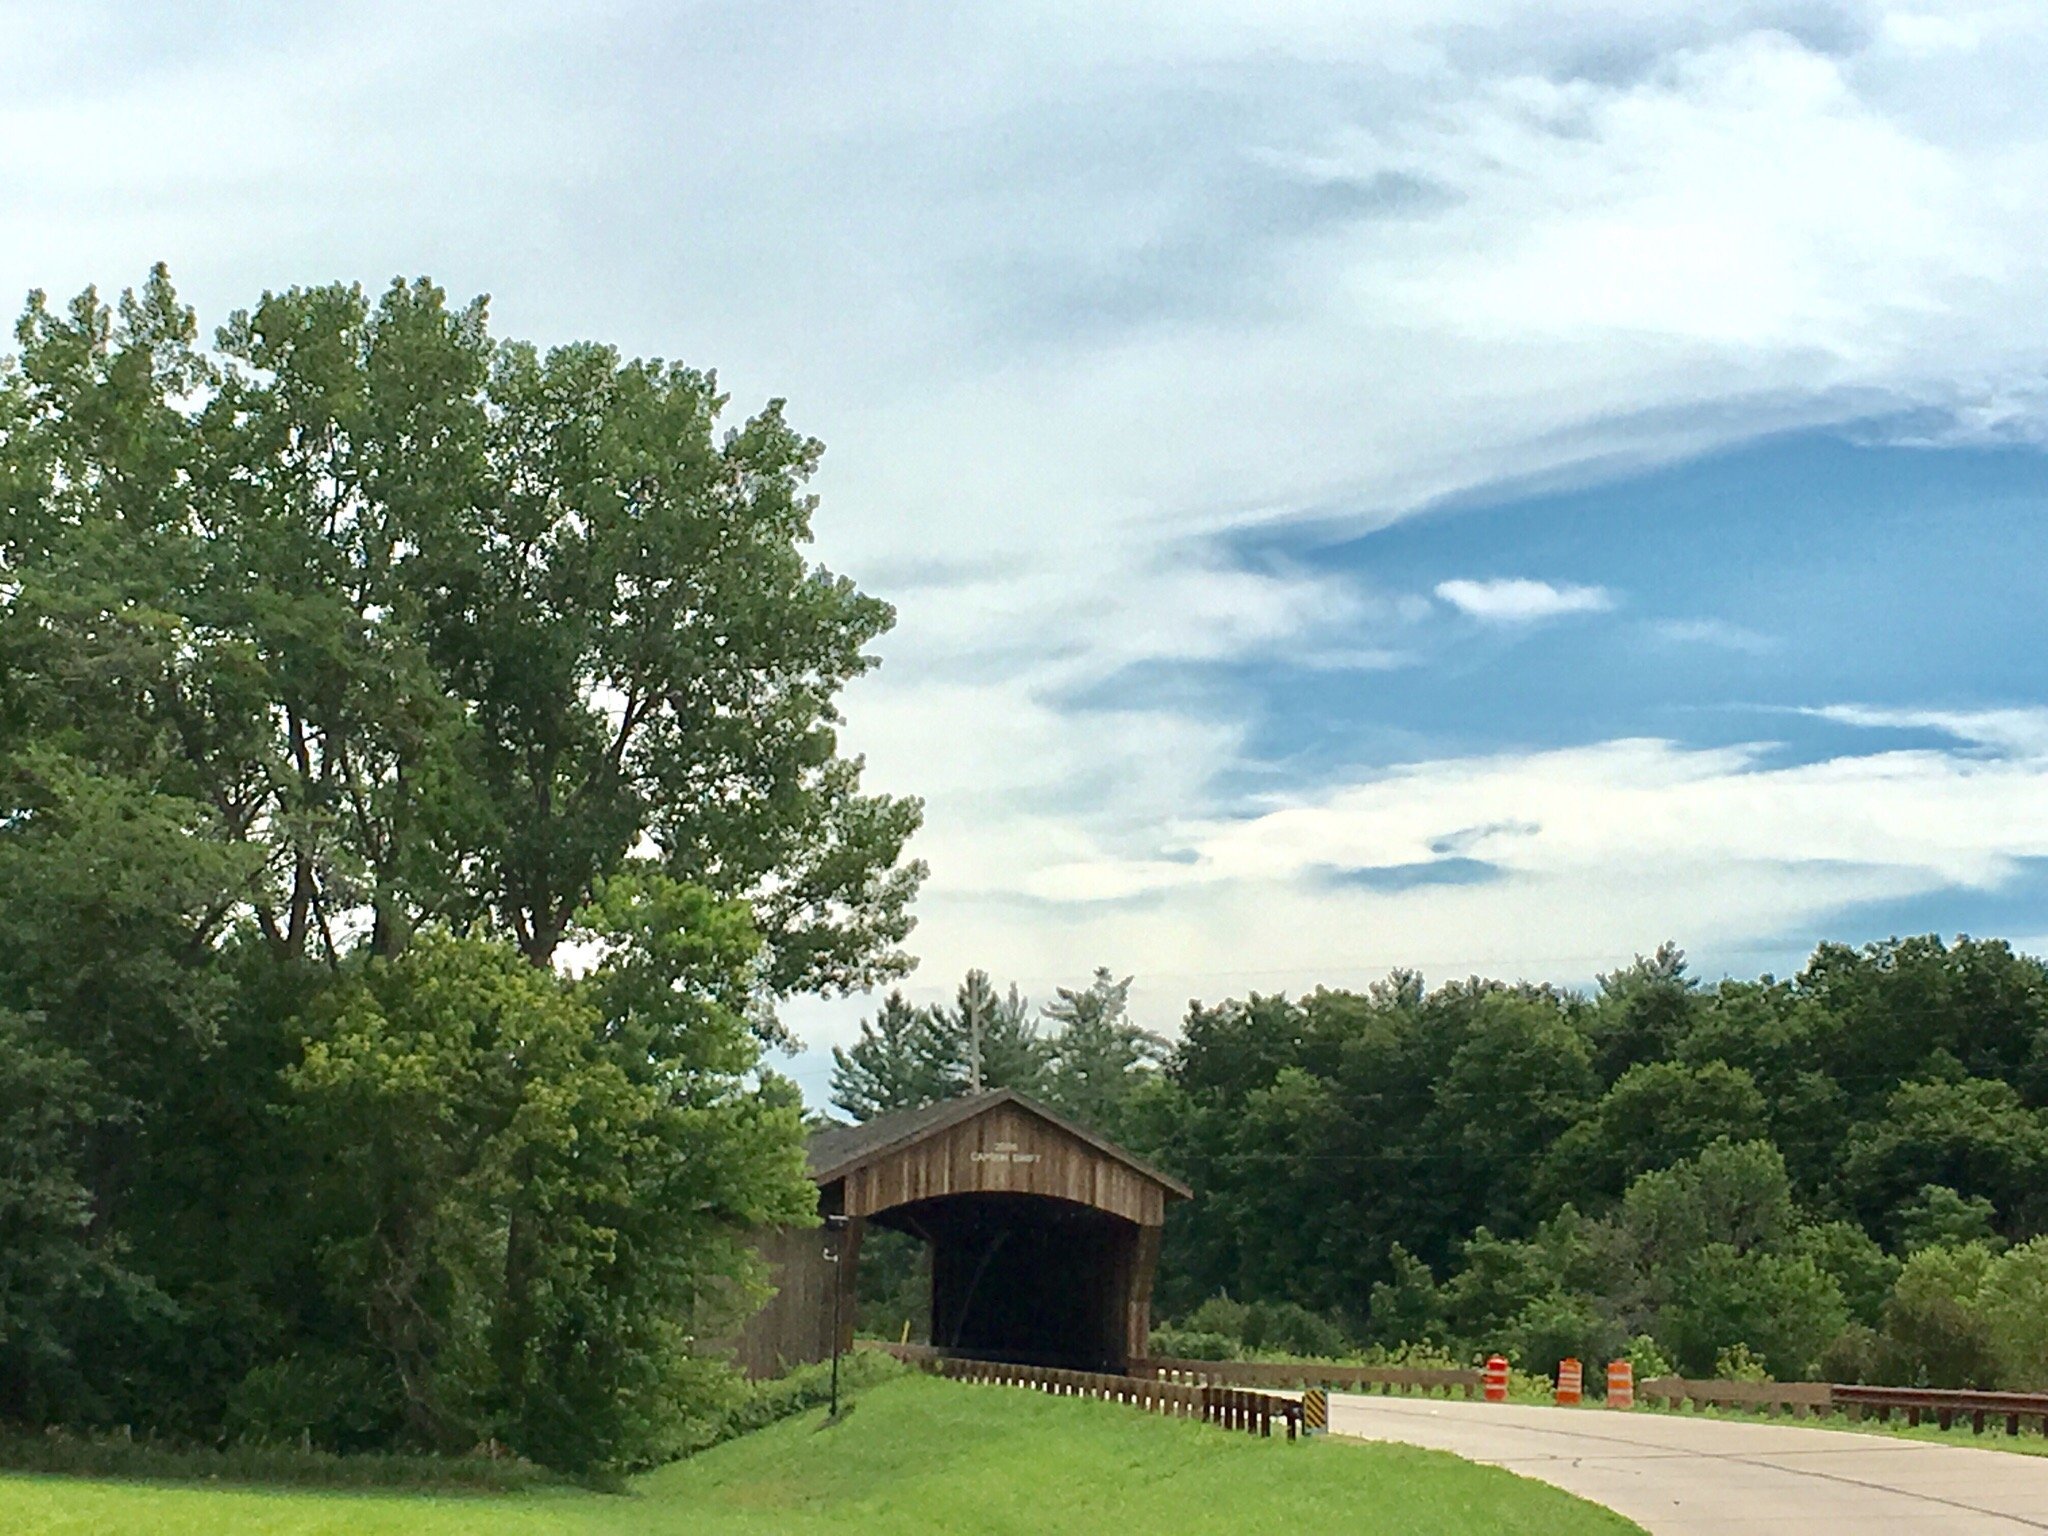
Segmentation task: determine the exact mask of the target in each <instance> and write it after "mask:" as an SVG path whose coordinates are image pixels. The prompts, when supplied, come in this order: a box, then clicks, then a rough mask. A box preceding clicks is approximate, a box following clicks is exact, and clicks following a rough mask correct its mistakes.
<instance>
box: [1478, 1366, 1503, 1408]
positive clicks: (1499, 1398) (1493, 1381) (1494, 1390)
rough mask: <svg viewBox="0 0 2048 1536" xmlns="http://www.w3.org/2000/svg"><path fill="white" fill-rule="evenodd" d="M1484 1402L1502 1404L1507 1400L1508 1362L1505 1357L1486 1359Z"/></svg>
mask: <svg viewBox="0 0 2048 1536" xmlns="http://www.w3.org/2000/svg"><path fill="white" fill-rule="evenodd" d="M1482 1384H1483V1386H1484V1387H1485V1390H1486V1400H1487V1401H1488V1402H1489V1403H1504V1402H1506V1401H1507V1400H1508V1361H1507V1356H1505V1355H1488V1356H1487V1357H1486V1375H1485V1378H1484V1381H1483V1383H1482Z"/></svg>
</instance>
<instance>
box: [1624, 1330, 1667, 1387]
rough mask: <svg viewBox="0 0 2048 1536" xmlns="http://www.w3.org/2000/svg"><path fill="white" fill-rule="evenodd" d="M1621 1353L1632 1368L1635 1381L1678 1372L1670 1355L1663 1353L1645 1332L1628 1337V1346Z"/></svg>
mask: <svg viewBox="0 0 2048 1536" xmlns="http://www.w3.org/2000/svg"><path fill="white" fill-rule="evenodd" d="M1621 1353H1622V1357H1623V1358H1624V1359H1626V1360H1627V1361H1628V1363H1629V1365H1630V1367H1631V1368H1632V1369H1633V1370H1634V1372H1635V1378H1636V1380H1637V1381H1649V1380H1650V1379H1652V1378H1653V1377H1657V1376H1676V1375H1677V1374H1678V1367H1677V1366H1675V1365H1673V1364H1672V1363H1671V1357H1670V1356H1669V1355H1667V1354H1665V1353H1664V1350H1663V1348H1662V1347H1661V1346H1660V1345H1659V1344H1658V1343H1657V1341H1656V1340H1655V1339H1653V1338H1651V1337H1650V1336H1649V1335H1648V1334H1647V1333H1639V1334H1637V1335H1636V1336H1635V1337H1634V1338H1632V1339H1630V1340H1629V1341H1628V1347H1627V1348H1625V1349H1624V1350H1622V1352H1621Z"/></svg>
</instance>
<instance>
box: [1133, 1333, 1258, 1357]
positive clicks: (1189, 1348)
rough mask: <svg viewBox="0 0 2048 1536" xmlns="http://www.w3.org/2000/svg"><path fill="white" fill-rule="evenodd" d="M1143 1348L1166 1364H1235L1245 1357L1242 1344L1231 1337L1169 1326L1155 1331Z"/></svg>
mask: <svg viewBox="0 0 2048 1536" xmlns="http://www.w3.org/2000/svg"><path fill="white" fill-rule="evenodd" d="M1146 1347H1147V1348H1148V1349H1150V1350H1151V1352H1152V1353H1153V1354H1154V1355H1157V1356H1161V1357H1163V1358H1165V1359H1169V1360H1236V1359H1239V1358H1241V1357H1242V1356H1243V1354H1244V1345H1243V1343H1242V1341H1240V1340H1239V1339H1237V1338H1236V1337H1235V1336H1233V1335H1231V1334H1228V1333H1215V1332H1211V1331H1208V1330H1205V1329H1199V1328H1184V1327H1183V1328H1177V1327H1174V1326H1173V1325H1172V1324H1168V1325H1167V1326H1166V1327H1164V1328H1154V1329H1153V1330H1152V1337H1151V1340H1150V1342H1149V1344H1148V1345H1147V1346H1146Z"/></svg>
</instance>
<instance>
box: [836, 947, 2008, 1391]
mask: <svg viewBox="0 0 2048 1536" xmlns="http://www.w3.org/2000/svg"><path fill="white" fill-rule="evenodd" d="M885 1011H886V1010H885ZM891 1028H896V1026H895V1025H892V1026H891ZM899 1032H901V1031H899ZM888 1037H889V1030H887V1029H884V1028H882V1027H881V1025H880V1021H879V1020H878V1021H876V1025H875V1026H874V1027H872V1028H871V1029H870V1031H869V1032H867V1033H865V1034H864V1035H863V1039H862V1041H861V1043H860V1045H859V1046H857V1047H856V1048H855V1053H854V1054H855V1055H856V1056H858V1055H859V1054H860V1053H861V1051H862V1049H863V1048H865V1049H866V1051H867V1053H868V1055H869V1056H871V1057H873V1058H874V1059H876V1060H879V1059H881V1058H882V1057H884V1056H886V1055H887V1052H886V1051H884V1050H883V1049H882V1048H881V1047H880V1045H879V1042H880V1041H882V1040H883V1039H885V1038H888ZM992 1081H993V1080H992ZM848 1086H849V1087H851V1086H853V1085H852V1083H851V1080H849V1085H848ZM1020 1086H1021V1084H1020ZM863 1091H864V1092H865V1091H866V1090H865V1089H864V1090H863ZM920 1091H921V1090H920ZM840 1102H841V1104H842V1106H843V1107H846V1108H848V1109H851V1110H857V1111H864V1110H866V1109H867V1108H868V1107H869V1106H870V1105H871V1104H872V1103H873V1096H872V1094H871V1093H869V1094H868V1096H867V1097H865V1098H863V1097H861V1096H859V1095H856V1094H854V1093H843V1094H842V1095H841V1098H840ZM1070 1107H1071V1105H1070ZM1085 1118H1087V1119H1088V1120H1089V1121H1090V1122H1091V1123H1093V1124H1094V1125H1096V1126H1097V1127H1099V1128H1100V1129H1101V1130H1103V1131H1104V1132H1106V1133H1108V1134H1110V1135H1112V1136H1115V1137H1117V1138H1118V1139H1120V1140H1122V1141H1123V1142H1124V1143H1125V1144H1127V1145H1128V1146H1130V1147H1131V1148H1132V1149H1133V1150H1135V1151H1137V1152H1139V1153H1141V1154H1143V1155H1146V1156H1148V1157H1150V1158H1152V1159H1154V1160H1155V1161H1157V1162H1158V1163H1159V1164H1161V1165H1162V1166H1163V1167H1165V1168H1166V1169H1168V1170H1169V1171H1171V1172H1173V1173H1175V1174H1176V1175H1178V1176H1179V1177H1181V1178H1182V1179H1184V1180H1186V1181H1187V1182H1188V1183H1189V1184H1191V1185H1192V1186H1193V1188H1194V1189H1195V1191H1196V1195H1195V1198H1194V1199H1193V1200H1192V1201H1189V1202H1186V1203H1184V1204H1176V1205H1175V1206H1174V1207H1173V1209H1172V1210H1171V1211H1170V1213H1169V1216H1168V1226H1167V1232H1166V1242H1165V1251H1164V1255H1163V1257H1162V1260H1161V1266H1160V1278H1159V1288H1158V1311H1159V1312H1160V1313H1161V1314H1162V1315H1164V1316H1168V1317H1173V1318H1176V1319H1179V1321H1180V1326H1179V1327H1178V1328H1177V1329H1176V1331H1175V1332H1174V1333H1173V1334H1172V1335H1171V1336H1170V1337H1169V1338H1168V1339H1167V1340H1166V1341H1164V1342H1166V1343H1168V1344H1170V1345H1172V1346H1174V1347H1176V1348H1182V1349H1190V1348H1192V1349H1205V1348H1206V1349H1218V1350H1221V1349H1228V1348H1233V1347H1250V1348H1269V1349H1271V1348H1278V1349H1289V1348H1292V1349H1295V1350H1297V1351H1298V1352H1304V1353H1318V1352H1326V1351H1328V1350H1330V1349H1333V1348H1347V1349H1356V1348H1362V1347H1369V1346H1370V1347H1379V1348H1383V1349H1389V1350H1398V1349H1407V1350H1410V1351H1413V1350H1416V1349H1423V1350H1428V1351H1432V1352H1437V1353H1450V1354H1453V1355H1456V1356H1460V1357H1468V1358H1469V1357H1471V1356H1474V1355H1480V1354H1485V1353H1490V1352H1492V1351H1494V1350H1503V1351H1505V1352H1507V1353H1508V1354H1509V1355H1510V1356H1511V1357H1512V1358H1513V1359H1514V1360H1515V1362H1516V1363H1517V1364H1518V1365H1520V1366H1522V1367H1524V1368H1527V1369H1532V1370H1549V1369H1551V1368H1552V1367H1553V1366H1554V1365H1555V1363H1556V1362H1557V1360H1558V1359H1560V1358H1562V1357H1564V1356H1566V1355H1576V1356H1578V1357H1579V1358H1581V1359H1584V1360H1589V1361H1596V1362H1597V1361H1604V1360H1607V1359H1610V1358H1614V1357H1615V1356H1617V1355H1621V1354H1629V1355H1631V1356H1632V1357H1634V1358H1636V1360H1637V1362H1638V1365H1639V1367H1641V1368H1643V1369H1646V1370H1649V1371H1653V1372H1654V1371H1659V1370H1664V1369H1671V1368H1676V1369H1679V1370H1682V1371H1684V1372H1686V1373H1687V1374H1694V1375H1711V1374H1714V1373H1715V1372H1716V1371H1717V1370H1720V1371H1733V1372H1736V1373H1750V1372H1754V1371H1767V1372H1770V1373H1772V1374H1774V1375H1776V1376H1778V1377H1779V1378H1781V1379H1794V1378H1802V1377H1812V1376H1816V1375H1821V1376H1826V1377H1829V1378H1831V1379H1836V1380H1873V1381H1886V1382H1896V1383H1913V1382H1925V1383H1931V1384H1934V1385H1943V1386H1963V1385H1975V1386H2002V1387H2014V1388H2030V1389H2036V1390H2040V1389H2048V1322H2044V1319H2048V1237H2044V1236H2043V1234H2044V1233H2048V1181H2044V1176H2048V967H2044V966H2043V964H2042V962H2041V961H2039V960H2038V959H2035V958H2032V957H2030V956H2027V955H2023V954H2019V953H2016V952H2014V951H2013V950H2012V949H2011V948H2010V947H2009V946H2008V945H2006V944H2004V943H2002V942H1998V941H1977V940H1971V939H1967V938H1964V939H1957V940H1955V941H1954V942H1952V943H1949V942H1944V941H1942V940H1941V939H1939V938H1937V937H1932V936H1929V937H1920V938H1910V939H1903V940H1893V941H1889V942H1885V943H1880V944H1873V945H1869V946H1866V947H1863V948H1850V947H1847V946H1843V945H1837V944H1825V945H1822V946H1821V947H1820V948H1819V949H1817V950H1816V951H1815V952H1814V954H1813V955H1812V957H1811V958H1810V959H1809V960H1808V962H1807V963H1806V965H1805V966H1804V967H1803V968H1802V969H1801V970H1800V972H1799V973H1798V974H1797V975H1796V976H1793V977H1790V978H1785V979H1779V978H1776V977H1772V976H1764V977H1760V978H1757V979H1755V980H1735V979H1731V980H1725V981H1721V982H1719V983H1715V984H1710V985H1709V984H1702V983H1700V982H1699V981H1698V980H1697V979H1695V978H1694V977H1693V976H1691V975H1690V974H1689V972H1688V970H1687V967H1686V964H1685V961H1684V957H1683V956H1682V954H1680V952H1679V951H1678V950H1676V949H1675V948H1673V947H1670V946H1666V947H1665V948H1663V949H1661V950H1659V951H1658V952H1657V953H1656V954H1655V955H1653V956H1649V957H1645V958H1639V959H1638V960H1637V961H1636V962H1635V963H1634V964H1632V965H1630V966H1628V967H1625V968H1623V969H1621V970H1618V971H1616V972H1614V973H1612V974H1609V975H1606V976H1603V977H1601V978H1600V979H1599V982H1598V985H1597V986H1596V987H1595V988H1593V989H1591V990H1590V991H1586V992H1580V991H1575V990H1571V989H1566V988H1558V987H1551V986H1532V985H1527V984H1512V983H1505V982H1498V981H1488V980H1482V979H1477V978H1473V979H1468V980H1463V981H1457V982H1451V983H1448V984H1445V985H1441V986H1438V987H1435V988H1433V989H1431V988H1427V987H1425V985H1424V983H1423V981H1422V979H1421V978H1420V977H1419V976H1417V975H1415V974H1413V973H1409V972H1396V973H1395V974H1393V975H1392V976H1390V977H1389V978H1388V979H1387V980H1386V981H1384V982H1382V983H1379V984H1378V985H1375V986H1373V987H1370V988H1367V989H1366V990H1364V991H1345V990H1331V989H1317V990H1315V991H1312V992H1310V993H1308V994H1307V995H1305V996H1302V997H1299V998H1287V997H1281V996H1261V995H1253V996H1250V997H1247V998H1243V999H1233V1000H1228V1001H1224V1002H1221V1003H1214V1004H1206V1003H1201V1002H1197V1003H1193V1004H1191V1005H1190V1007H1189V1009H1188V1012H1187V1015H1186V1018H1185V1020H1184V1022H1183V1024H1182V1028H1181V1030H1180V1033H1179V1036H1178V1038H1177V1039H1176V1040H1175V1041H1174V1043H1173V1045H1172V1046H1171V1048H1170V1050H1168V1051H1166V1052H1165V1053H1163V1054H1162V1055H1158V1056H1141V1057H1133V1058H1130V1059H1128V1060H1127V1061H1126V1062H1125V1064H1124V1066H1123V1068H1122V1070H1121V1071H1120V1072H1116V1073H1113V1074H1111V1073H1103V1074H1098V1075H1097V1077H1096V1079H1095V1083H1094V1090H1093V1092H1092V1094H1091V1097H1090V1100H1089V1102H1088V1105H1087V1110H1086V1114H1085Z"/></svg>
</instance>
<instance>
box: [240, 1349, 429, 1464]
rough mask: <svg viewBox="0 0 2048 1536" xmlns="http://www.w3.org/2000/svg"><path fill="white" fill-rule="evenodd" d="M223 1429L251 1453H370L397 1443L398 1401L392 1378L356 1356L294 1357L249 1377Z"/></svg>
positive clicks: (273, 1364) (268, 1365)
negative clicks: (264, 1449)
mask: <svg viewBox="0 0 2048 1536" xmlns="http://www.w3.org/2000/svg"><path fill="white" fill-rule="evenodd" d="M223 1427H224V1428H225V1429H226V1431H227V1435H228V1438H229V1439H231V1440H239V1441H242V1442H244V1443H245V1444H249V1445H297V1446H302V1447H307V1448H311V1449H318V1450H323V1451H337V1452H350V1451H364V1450H369V1449H372V1448H373V1447H376V1446H379V1445H388V1444H390V1443H391V1442H392V1441H393V1440H394V1439H396V1438H397V1436H398V1432H399V1429H400V1419H399V1405H398V1394H397V1392H396V1391H395V1390H394V1387H393V1384H392V1382H391V1377H390V1372H389V1371H386V1370H380V1369H379V1368H378V1367H377V1366H375V1365H374V1364H372V1363H371V1362H369V1361H367V1360H364V1359H362V1358H360V1357H358V1356H353V1355H329V1356H326V1357H324V1358H323V1357H318V1356H303V1355H301V1356H294V1357H293V1358H291V1359H289V1360H274V1361H271V1362H269V1363H268V1364H265V1365H259V1366H257V1367H256V1368H255V1369H254V1370H252V1371H250V1372H249V1373H248V1374H247V1375H246V1376H244V1377H243V1378H242V1379H241V1381H240V1382H238V1383H237V1384H236V1385H235V1387H234V1388H233V1390H232V1391H230V1392H229V1393H228V1401H227V1413H226V1415H225V1419H224V1426H223Z"/></svg>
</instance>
